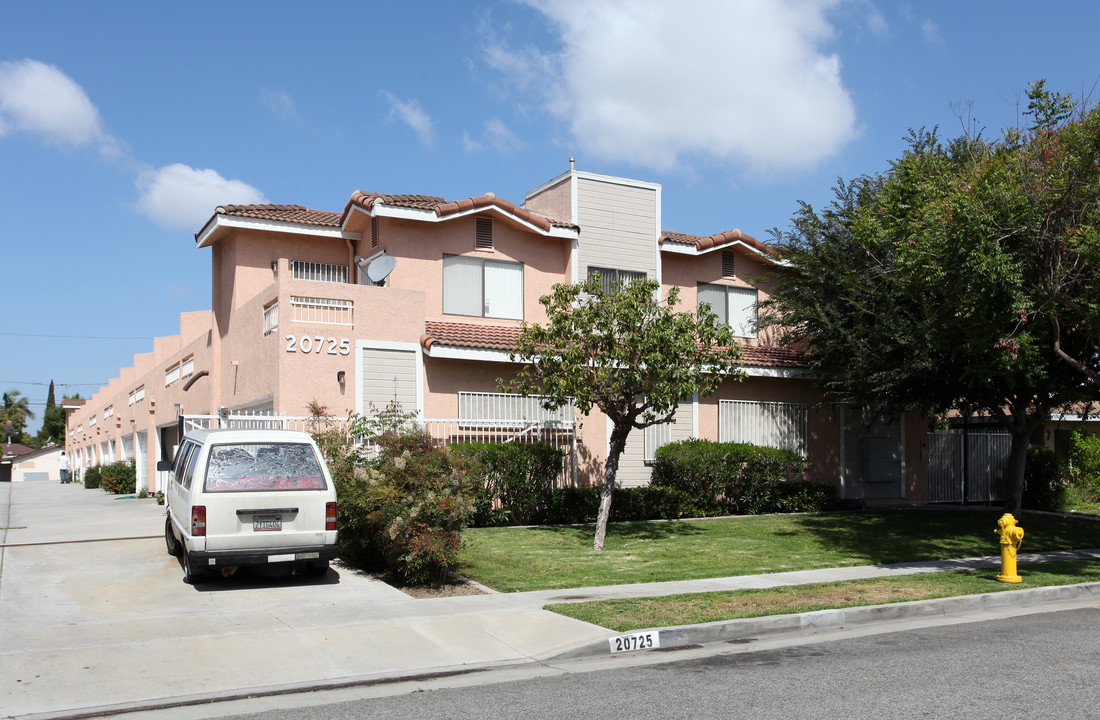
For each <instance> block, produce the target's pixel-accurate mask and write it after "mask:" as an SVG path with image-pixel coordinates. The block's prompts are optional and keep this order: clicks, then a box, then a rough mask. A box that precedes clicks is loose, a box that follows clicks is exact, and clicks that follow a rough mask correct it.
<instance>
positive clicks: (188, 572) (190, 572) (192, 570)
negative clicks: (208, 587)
mask: <svg viewBox="0 0 1100 720" xmlns="http://www.w3.org/2000/svg"><path fill="white" fill-rule="evenodd" d="M182 555H183V581H184V582H185V583H187V584H188V585H197V584H198V583H201V582H205V581H206V580H208V579H209V577H210V576H209V575H208V574H207V572H206V570H205V569H202V568H196V567H195V566H194V565H193V564H192V563H191V554H190V553H186V552H185V553H182Z"/></svg>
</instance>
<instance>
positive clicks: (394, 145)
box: [0, 0, 1100, 432]
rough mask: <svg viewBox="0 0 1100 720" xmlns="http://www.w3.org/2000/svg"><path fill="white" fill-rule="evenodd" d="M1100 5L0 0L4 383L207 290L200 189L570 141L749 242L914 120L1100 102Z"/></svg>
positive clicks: (148, 329)
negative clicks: (1029, 99)
mask: <svg viewBox="0 0 1100 720" xmlns="http://www.w3.org/2000/svg"><path fill="white" fill-rule="evenodd" d="M1098 25H1100V5H1098V4H1096V3H1094V2H1091V0H1088V1H1086V0H1081V1H1079V2H1068V1H1058V0H1055V1H1054V2H1051V3H1045V4H1043V6H1042V7H1041V8H1040V7H1039V5H1037V4H1036V3H1033V2H1020V1H1018V0H998V1H984V0H982V1H980V0H950V1H942V2H941V1H939V0H921V1H920V2H911V3H904V2H886V1H885V0H756V1H748V0H746V1H743V2H742V1H735V0H725V1H717V0H715V1H711V2H701V1H698V0H679V1H678V2H667V0H623V1H621V2H620V1H619V0H609V1H608V2H593V0H532V1H531V2H513V1H511V0H482V1H470V2H463V3H454V2H434V1H428V2H418V3H415V4H413V3H409V4H406V3H372V2H324V3H290V2H279V1H278V0H268V1H265V2H219V3H215V2H190V3H150V2H107V3H78V2H53V1H51V0H38V1H37V2H33V3H19V2H7V3H5V4H4V9H3V20H2V22H0V258H2V267H3V270H4V272H3V277H4V291H5V292H4V298H5V302H4V304H3V313H2V315H0V317H2V319H0V348H2V350H0V390H4V391H7V390H11V389H17V390H19V391H21V392H22V393H23V394H24V395H26V396H27V397H28V398H29V399H30V400H31V403H32V409H35V410H36V411H37V413H38V415H39V417H41V411H42V409H43V407H44V405H45V400H46V392H47V385H48V383H49V382H50V380H51V379H52V380H54V381H55V382H56V383H57V385H58V396H59V398H60V396H61V395H63V394H72V393H74V392H79V393H81V395H82V396H84V397H89V396H90V395H92V394H93V393H95V392H96V390H97V389H98V387H99V386H100V385H102V384H105V383H106V382H108V381H109V380H110V379H111V378H113V377H115V376H117V374H118V371H119V369H120V368H122V367H125V366H128V365H129V364H130V363H131V359H132V357H133V355H134V354H136V353H142V352H148V351H150V350H151V349H152V338H153V337H154V336H159V335H173V334H175V333H176V332H177V331H178V316H179V313H180V312H184V311H190V310H202V309H207V308H209V306H210V273H209V262H210V258H209V251H208V250H197V249H196V248H195V243H194V233H195V232H196V231H197V230H198V229H199V228H200V227H201V226H202V225H203V223H204V222H205V220H206V219H207V218H209V216H210V215H211V214H212V212H213V210H214V207H215V206H217V205H218V204H228V203H249V202H272V203H291V204H300V205H306V206H308V207H311V208H314V209H318V210H332V211H340V210H342V209H343V207H344V204H345V203H346V202H347V200H348V198H349V197H350V195H351V194H352V193H353V192H354V191H355V190H356V189H362V190H367V191H374V192H385V193H411V194H426V195H440V196H443V197H446V198H448V199H454V200H457V199H461V198H465V197H470V196H474V195H481V194H484V193H486V192H490V191H491V192H495V193H496V194H497V195H498V196H500V197H502V198H505V199H508V200H511V201H513V202H516V203H517V204H518V203H520V202H522V200H523V196H524V193H525V192H526V191H527V190H529V189H532V188H534V187H536V186H538V185H539V184H541V183H542V182H544V181H546V180H549V179H550V178H552V177H555V176H556V175H558V174H560V173H562V172H564V171H565V170H567V169H568V167H569V158H570V157H575V158H576V159H577V168H578V169H580V170H585V171H591V172H597V173H604V174H609V175H622V176H627V177H633V178H638V179H642V180H647V181H653V182H659V183H661V184H662V185H663V189H664V206H663V225H664V228H665V229H667V230H674V231H678V232H687V233H694V234H700V235H709V234H712V233H717V232H722V231H724V230H728V229H731V228H734V227H736V228H740V229H741V230H742V231H743V232H746V233H748V234H750V235H753V236H755V237H757V238H759V239H767V238H768V237H769V236H768V230H769V229H770V228H773V227H781V228H782V227H786V226H787V224H788V222H789V220H790V217H791V215H792V214H793V213H794V211H795V210H796V209H797V207H798V201H799V200H804V201H807V202H810V203H811V204H813V205H815V206H820V205H822V204H824V203H826V202H827V201H828V200H829V199H830V197H831V192H830V188H831V187H832V186H833V184H834V183H835V180H836V178H837V177H844V178H850V177H853V176H856V175H859V174H862V173H873V172H876V171H880V170H883V169H885V168H886V167H887V163H888V161H889V160H890V159H891V158H894V157H897V155H898V154H899V153H900V152H901V151H902V149H903V148H904V141H903V138H904V136H905V135H906V132H907V129H908V128H909V127H921V126H928V127H931V126H935V125H938V126H940V127H941V129H942V133H943V134H944V135H946V136H948V137H951V136H955V135H958V134H960V133H961V132H962V128H963V126H962V124H961V121H960V113H962V114H964V116H969V117H971V118H972V119H976V121H975V122H976V123H977V124H979V125H980V126H982V127H985V128H986V131H987V133H992V134H994V135H996V134H997V133H998V132H999V130H1000V129H1001V128H1003V127H1005V126H1008V125H1012V124H1014V123H1015V122H1016V121H1017V119H1018V118H1019V113H1020V111H1021V109H1022V108H1021V106H1020V102H1021V98H1023V97H1024V93H1025V92H1026V89H1027V85H1028V83H1029V82H1030V81H1033V80H1036V79H1039V78H1046V79H1047V86H1048V88H1050V89H1054V90H1058V91H1062V92H1069V93H1073V94H1074V96H1075V97H1081V96H1083V95H1085V96H1088V95H1090V94H1091V95H1093V96H1094V98H1095V95H1096V93H1100V88H1096V85H1097V82H1098V80H1100V52H1098V51H1097V49H1096V43H1095V29H1096V27H1097V26H1098ZM1094 90H1095V92H1094ZM1024 104H1026V100H1025V101H1024ZM120 308H121V310H120ZM38 425H39V423H38V421H35V422H34V423H33V424H32V425H31V431H32V432H33V431H34V430H36V429H37V427H38Z"/></svg>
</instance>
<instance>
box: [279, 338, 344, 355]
mask: <svg viewBox="0 0 1100 720" xmlns="http://www.w3.org/2000/svg"><path fill="white" fill-rule="evenodd" d="M286 351H287V352H288V353H292V352H304V353H314V354H316V355H320V354H321V353H322V351H323V352H324V353H325V354H326V355H347V354H348V353H350V352H351V340H349V339H348V338H340V339H339V340H337V339H336V338H334V337H330V338H326V337H321V336H320V335H302V336H298V335H287V336H286Z"/></svg>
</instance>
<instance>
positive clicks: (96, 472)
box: [84, 465, 103, 490]
mask: <svg viewBox="0 0 1100 720" xmlns="http://www.w3.org/2000/svg"><path fill="white" fill-rule="evenodd" d="M100 470H101V468H100V467H99V465H93V466H91V467H90V468H88V469H87V470H86V471H85V472H84V487H85V488H86V489H88V490H95V489H98V488H99V487H100V486H101V485H102V484H103V476H102V475H101V474H100Z"/></svg>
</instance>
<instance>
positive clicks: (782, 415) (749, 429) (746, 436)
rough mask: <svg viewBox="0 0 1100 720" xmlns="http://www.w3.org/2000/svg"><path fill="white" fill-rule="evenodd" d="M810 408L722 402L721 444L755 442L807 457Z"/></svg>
mask: <svg viewBox="0 0 1100 720" xmlns="http://www.w3.org/2000/svg"><path fill="white" fill-rule="evenodd" d="M807 420H808V409H807V406H806V405H804V404H802V403H780V402H749V401H743V400H722V401H720V402H719V403H718V441H719V442H736V443H752V444H753V445H761V446H763V447H773V448H779V449H780V450H790V451H791V452H796V453H798V454H799V455H801V456H802V457H806V438H807V435H808V427H807V426H808V422H807Z"/></svg>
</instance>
